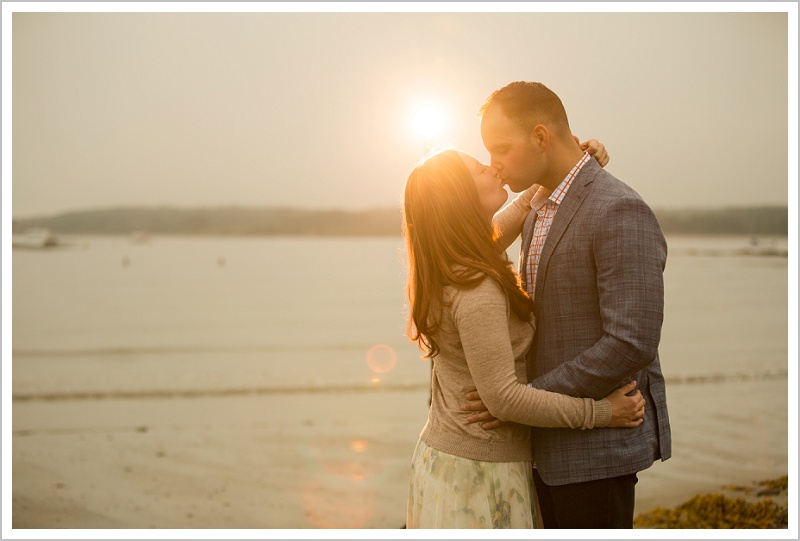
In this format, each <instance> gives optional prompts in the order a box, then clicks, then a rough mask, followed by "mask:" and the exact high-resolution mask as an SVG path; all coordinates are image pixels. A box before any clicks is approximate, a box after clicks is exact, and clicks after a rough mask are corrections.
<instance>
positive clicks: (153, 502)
mask: <svg viewBox="0 0 800 541" xmlns="http://www.w3.org/2000/svg"><path fill="white" fill-rule="evenodd" d="M668 392H669V400H670V407H671V410H670V414H671V418H672V423H673V437H674V456H673V458H671V459H670V460H668V461H666V462H664V463H657V464H655V465H654V466H653V467H652V468H650V469H649V470H647V471H645V472H642V473H641V475H640V483H639V485H638V488H637V513H641V512H643V511H647V510H649V509H652V508H654V507H657V506H663V507H669V506H674V505H677V504H680V503H682V502H683V501H685V500H686V499H688V498H689V497H691V496H693V495H695V494H700V493H706V492H715V491H718V490H719V489H720V487H721V486H725V485H749V484H752V483H753V482H755V481H758V480H761V479H768V478H775V477H778V476H781V475H785V474H786V473H787V467H788V455H787V452H788V450H787V436H786V434H787V432H786V427H787V422H788V419H787V410H786V400H787V399H786V397H787V381H786V379H785V377H784V378H781V377H778V378H776V379H773V380H761V381H727V382H717V383H712V382H707V383H681V384H677V385H672V386H670V387H669V388H668ZM701 403H702V404H704V407H703V408H700V407H698V404H701ZM426 407H427V391H426V390H425V389H416V390H402V389H401V390H385V389H384V390H377V389H370V388H365V390H364V391H363V392H360V391H356V390H349V391H345V392H329V393H319V392H307V393H303V392H294V393H268V392H265V393H264V394H257V393H254V394H241V395H238V394H229V395H226V394H224V393H216V394H215V393H210V394H208V395H206V396H194V397H181V396H176V397H173V398H169V397H164V398H160V397H147V396H141V397H138V398H137V397H128V398H115V397H108V398H99V399H98V398H82V399H81V398H72V399H66V400H53V399H50V400H44V399H42V400H18V401H16V402H15V403H14V405H13V440H12V445H13V528H14V529H17V528H182V529H183V528H224V529H229V528H248V529H269V528H292V529H295V528H387V529H391V528H400V527H402V526H403V524H404V513H405V498H406V475H407V464H408V460H409V458H410V456H411V453H412V450H413V446H414V444H415V442H416V438H417V435H418V433H419V430H420V428H421V424H422V421H423V420H424V417H425V414H426Z"/></svg>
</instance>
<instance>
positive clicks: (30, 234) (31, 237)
mask: <svg viewBox="0 0 800 541" xmlns="http://www.w3.org/2000/svg"><path fill="white" fill-rule="evenodd" d="M11 245H12V247H13V248H30V249H40V248H54V247H56V246H60V245H61V242H60V241H59V239H58V237H57V236H56V235H54V234H53V233H51V232H50V230H49V229H46V228H43V227H36V228H31V229H27V230H25V231H24V232H23V233H19V234H14V235H12V238H11Z"/></svg>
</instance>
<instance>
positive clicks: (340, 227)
mask: <svg viewBox="0 0 800 541" xmlns="http://www.w3.org/2000/svg"><path fill="white" fill-rule="evenodd" d="M654 212H655V214H656V216H657V218H658V220H659V222H660V223H661V227H662V229H663V230H664V233H665V234H712V235H773V236H786V235H787V234H788V230H789V210H788V207H785V206H762V207H737V208H723V209H677V210H676V209H661V210H659V209H655V210H654ZM12 226H13V227H12V228H13V232H14V233H21V232H23V231H25V230H27V229H30V228H34V227H43V228H47V229H49V230H50V231H52V232H53V233H60V234H75V235H81V234H83V235H89V234H91V235H129V234H132V233H144V234H163V235H310V236H392V235H399V234H400V230H401V213H400V210H399V209H397V208H383V209H371V210H362V211H355V210H349V211H346V210H309V209H292V208H256V207H233V206H231V207H214V208H193V209H188V208H175V207H120V208H110V209H99V210H85V211H78V212H68V213H64V214H59V215H56V216H49V217H38V218H25V219H15V220H13V222H12Z"/></svg>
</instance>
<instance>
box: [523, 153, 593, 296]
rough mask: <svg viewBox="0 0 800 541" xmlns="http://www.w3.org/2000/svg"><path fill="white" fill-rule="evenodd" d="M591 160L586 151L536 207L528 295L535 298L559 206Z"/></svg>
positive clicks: (529, 262)
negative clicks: (575, 179) (546, 242)
mask: <svg viewBox="0 0 800 541" xmlns="http://www.w3.org/2000/svg"><path fill="white" fill-rule="evenodd" d="M588 160H589V153H588V152H584V153H583V157H582V158H581V159H580V160H579V161H578V163H577V164H575V167H573V168H572V170H571V171H570V172H569V174H568V175H567V176H566V177H565V178H564V180H562V181H561V184H559V185H558V187H557V188H556V189H555V190H553V193H552V194H550V197H548V198H547V201H545V202H544V204H543V205H541V206H540V207H539V208H537V209H536V215H537V217H536V223H535V224H534V226H533V238H531V246H530V251H529V252H528V254H529V255H528V262H527V265H526V267H525V273H526V280H525V284H526V286H527V288H528V295H530V297H531V299H533V294H534V292H535V291H536V272H537V270H538V268H539V259H540V258H541V256H542V248H543V247H544V242H545V240H547V233H549V232H550V226H551V225H553V219H554V218H555V217H556V212H558V207H559V205H561V202H562V201H563V200H564V197H565V196H566V195H567V191H568V190H569V187H570V186H572V180H573V179H574V178H575V175H577V174H578V172H579V171H580V170H581V168H583V165H584V164H585V163H586V162H587V161H588Z"/></svg>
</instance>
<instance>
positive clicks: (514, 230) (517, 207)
mask: <svg viewBox="0 0 800 541" xmlns="http://www.w3.org/2000/svg"><path fill="white" fill-rule="evenodd" d="M539 187H540V186H539V185H538V184H534V185H532V186H531V187H530V188H528V189H527V190H525V191H524V192H522V193H521V194H519V195H518V196H517V197H516V198H515V199H514V201H512V202H511V204H510V205H508V206H507V207H505V208H504V209H502V210H501V211H500V212H498V213H497V214H495V215H494V218H492V223H494V225H495V226H497V229H498V231H499V233H500V237H499V238H498V239H497V243H498V244H499V245H500V246H501V247H502V248H503V250H506V249H507V248H508V247H509V246H511V245H512V244H513V243H514V241H515V240H516V238H517V237H518V236H519V234H520V233H521V232H522V226H523V224H524V223H525V218H527V217H528V214H529V213H530V211H531V200H532V199H533V196H534V195H536V192H537V190H538V189H539Z"/></svg>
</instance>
